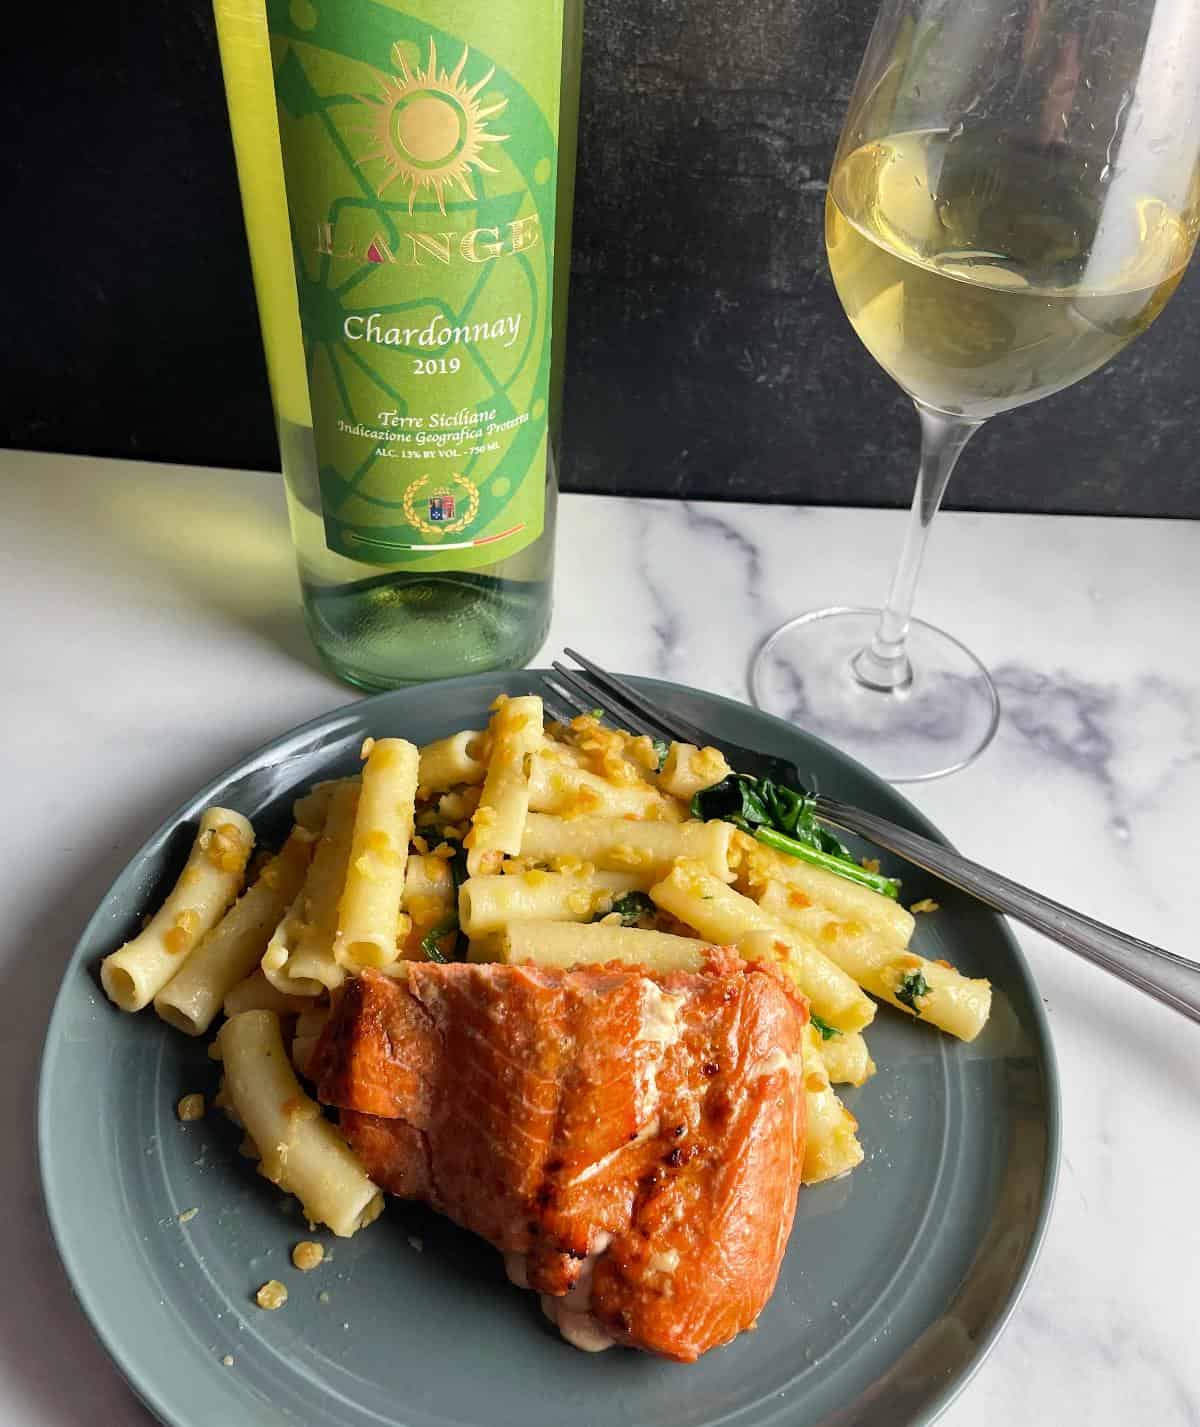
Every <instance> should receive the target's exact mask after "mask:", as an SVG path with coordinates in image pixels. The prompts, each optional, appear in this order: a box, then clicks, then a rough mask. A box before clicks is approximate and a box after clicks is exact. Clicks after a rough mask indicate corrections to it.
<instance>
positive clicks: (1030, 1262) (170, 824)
mask: <svg viewBox="0 0 1200 1427" xmlns="http://www.w3.org/2000/svg"><path fill="white" fill-rule="evenodd" d="M552 672H553V671H552V670H550V669H547V668H542V667H540V666H539V667H530V668H523V669H513V670H492V671H489V672H486V673H481V674H469V675H464V676H462V677H459V678H455V679H442V680H435V681H427V682H425V683H421V684H406V685H402V686H401V687H399V688H396V689H385V690H381V691H380V692H378V693H374V694H368V695H365V696H364V697H361V698H352V699H349V700H348V701H347V702H345V703H342V704H338V705H336V706H335V707H334V708H332V709H327V710H325V711H324V712H323V713H319V714H315V715H314V716H313V717H312V718H309V719H306V720H305V721H304V722H303V723H299V724H296V725H295V726H294V727H292V728H289V729H286V730H284V732H283V733H280V734H278V735H276V736H275V737H274V738H272V739H268V740H267V741H266V742H265V743H262V744H259V745H258V746H257V747H255V748H253V749H251V750H250V751H249V752H248V753H246V754H244V755H243V756H242V757H241V758H239V759H237V760H235V761H234V762H232V763H230V764H228V765H226V766H225V767H224V768H223V769H221V770H220V771H219V772H217V773H216V774H215V775H214V776H213V777H212V778H210V779H209V780H208V781H207V782H206V783H204V784H203V785H202V786H201V787H199V788H197V789H196V790H195V791H194V792H193V793H192V794H191V795H190V796H189V797H187V798H186V799H184V800H183V801H182V802H180V803H179V804H178V805H176V806H175V807H174V808H172V809H171V811H170V812H169V813H168V814H167V815H166V816H165V817H163V818H162V819H161V820H160V821H159V822H158V823H157V824H156V825H155V827H154V828H153V829H152V830H151V831H150V832H149V833H148V834H147V835H146V836H145V837H144V838H143V839H142V841H141V843H140V844H139V845H138V847H137V848H136V850H135V851H134V852H133V853H132V855H131V856H130V857H128V858H127V859H126V861H125V862H124V864H123V865H122V867H121V868H120V870H119V871H118V872H117V874H116V876H115V877H114V878H113V880H112V881H111V882H110V883H109V885H108V887H107V888H106V890H105V891H104V893H103V894H102V895H101V897H100V898H99V900H98V902H97V904H96V906H95V908H94V909H93V911H92V912H91V914H90V915H89V917H88V918H87V921H86V922H85V923H84V925H83V927H82V929H81V931H80V933H79V935H78V937H77V938H76V940H75V944H74V946H73V947H72V948H71V952H70V955H69V956H68V957H67V959H66V961H65V962H64V964H63V971H62V976H61V979H60V981H59V986H58V990H57V991H56V992H55V996H54V1005H53V1008H52V1010H51V1013H50V1016H49V1019H48V1021H47V1024H46V1031H45V1034H44V1036H43V1038H42V1046H41V1052H40V1055H39V1064H38V1080H37V1107H36V1141H37V1162H38V1179H39V1183H40V1186H41V1201H42V1209H43V1212H44V1215H45V1219H46V1223H47V1225H48V1227H49V1229H50V1235H51V1239H52V1241H53V1243H54V1248H55V1252H56V1253H57V1255H58V1259H59V1263H60V1265H61V1267H62V1270H63V1272H64V1273H65V1275H66V1278H67V1282H68V1284H69V1285H70V1288H71V1291H72V1294H73V1295H74V1297H75V1300H76V1302H77V1304H78V1305H79V1307H80V1309H81V1310H82V1312H83V1316H84V1319H85V1320H86V1322H87V1324H88V1327H89V1328H90V1329H91V1331H92V1333H93V1335H94V1336H95V1337H96V1339H97V1340H98V1341H99V1343H100V1345H101V1346H102V1347H103V1349H104V1351H105V1353H106V1354H107V1356H108V1358H109V1360H110V1361H111V1363H112V1364H113V1366H114V1367H115V1368H116V1369H117V1371H118V1372H119V1373H120V1374H121V1377H122V1378H123V1380H124V1382H125V1383H126V1385H127V1386H128V1387H129V1389H130V1391H131V1392H132V1393H133V1394H134V1396H135V1397H136V1398H137V1399H138V1401H139V1402H141V1403H142V1404H143V1406H144V1407H145V1408H146V1409H147V1410H148V1411H149V1412H150V1413H151V1414H152V1415H153V1416H155V1417H156V1418H158V1420H159V1421H160V1422H162V1423H163V1424H164V1427H200V1419H199V1418H197V1417H195V1416H194V1415H192V1414H190V1413H189V1412H188V1410H187V1406H186V1404H181V1403H179V1402H170V1401H167V1400H165V1399H163V1398H162V1397H161V1395H160V1394H159V1393H157V1392H154V1391H152V1390H150V1389H148V1388H147V1387H146V1386H145V1384H144V1383H143V1382H142V1381H141V1380H140V1378H139V1376H138V1368H137V1364H136V1362H135V1361H134V1360H133V1354H132V1353H131V1352H127V1351H126V1350H125V1348H124V1346H123V1345H122V1344H121V1343H120V1342H119V1341H118V1339H117V1337H116V1335H115V1334H114V1333H113V1332H112V1331H110V1329H109V1327H108V1325H107V1322H106V1315H105V1305H104V1304H103V1303H102V1301H101V1294H100V1290H99V1289H98V1288H97V1287H96V1286H94V1285H91V1284H89V1283H88V1281H87V1280H86V1277H85V1275H84V1271H83V1270H82V1269H81V1268H80V1266H79V1265H78V1263H76V1262H75V1260H74V1248H73V1246H72V1245H71V1243H70V1241H69V1234H70V1232H71V1228H70V1225H69V1224H68V1223H67V1222H66V1220H65V1218H64V1215H63V1211H62V1210H61V1208H60V1207H58V1206H56V1201H55V1190H54V1188H53V1184H52V1177H51V1175H50V1172H49V1155H50V1149H49V1142H50V1138H51V1134H52V1132H53V1127H52V1125H51V1123H50V1120H51V1110H50V1086H51V1080H52V1077H53V1073H54V1069H55V1061H56V1054H57V1045H58V1043H59V1042H60V1041H61V1036H60V1035H59V1034H58V1030H59V1021H60V1019H61V1018H62V1017H63V1016H64V1015H65V1014H66V1010H65V1005H66V995H67V980H68V977H69V976H70V975H71V973H72V972H73V971H74V970H76V969H78V968H77V965H76V963H77V961H79V960H80V958H81V953H82V950H83V947H84V944H85V943H86V942H88V941H89V940H90V939H91V937H92V933H93V930H94V929H95V928H96V926H97V924H98V923H99V921H100V916H101V911H102V909H103V907H104V906H105V904H106V903H107V901H108V899H109V897H110V896H111V895H112V892H113V889H114V887H115V886H116V884H117V882H118V881H120V880H121V878H122V877H123V876H124V875H125V873H126V871H127V870H128V869H129V867H130V866H131V865H132V864H133V863H134V862H136V861H137V860H138V859H139V858H141V857H142V856H143V855H144V854H145V852H146V850H147V849H148V848H149V847H150V846H151V845H152V844H154V843H156V842H158V841H159V840H160V839H161V838H162V837H164V836H165V835H167V834H169V833H170V832H171V831H172V830H173V829H174V828H176V827H178V826H179V824H180V822H181V820H182V819H183V818H184V817H185V816H186V815H188V813H189V811H190V810H191V809H193V808H194V807H195V806H196V805H197V804H198V803H200V802H202V801H203V800H205V799H207V798H209V797H210V796H211V794H212V793H214V792H215V791H216V789H217V788H218V787H220V786H221V785H222V784H224V783H225V782H226V781H227V780H228V779H229V778H230V776H231V775H232V774H234V773H237V772H243V773H244V772H246V771H248V770H249V769H251V768H252V767H256V766H262V765H263V764H264V763H266V762H267V761H268V759H269V758H270V755H272V754H275V753H280V752H282V751H283V750H284V749H286V747H287V746H288V745H289V744H291V743H293V742H295V741H297V740H300V739H302V738H303V737H304V736H305V735H306V734H309V733H310V732H314V731H317V730H319V729H322V728H326V727H328V726H329V725H331V724H334V723H336V722H337V721H338V720H339V719H342V718H345V717H347V716H350V715H353V714H357V713H358V712H359V711H361V710H362V709H363V708H364V707H369V706H371V705H375V704H379V703H382V702H385V701H387V700H389V699H393V698H395V697H396V695H397V694H409V693H416V692H417V691H418V690H421V689H437V690H439V691H441V690H451V691H452V690H454V689H464V690H466V689H476V688H478V687H481V686H488V685H495V684H497V683H502V682H504V681H507V680H509V679H513V678H533V679H540V678H541V677H542V676H543V675H546V674H550V673H552ZM621 677H623V678H626V679H628V680H629V681H630V682H631V683H633V684H635V685H640V686H643V687H649V688H650V689H651V690H653V689H654V688H655V687H656V686H657V687H659V688H665V689H669V690H679V691H681V692H683V693H685V694H690V695H695V696H697V697H699V698H700V699H701V700H705V701H710V702H715V703H717V704H720V705H722V706H724V707H727V708H731V709H734V710H736V711H738V712H739V713H741V714H744V713H746V712H749V713H751V714H753V715H754V716H755V717H756V718H760V719H762V720H764V721H765V722H766V723H767V724H768V725H773V726H775V727H776V728H777V729H778V731H779V732H780V734H781V735H783V736H784V737H788V738H794V737H795V736H796V735H800V736H801V737H802V738H804V739H808V740H810V741H811V742H813V743H815V744H817V745H819V746H820V747H821V748H823V749H824V750H826V751H827V752H828V753H830V754H832V755H833V757H834V758H835V759H836V760H838V761H840V762H843V763H847V764H849V765H851V767H852V768H854V769H855V770H856V771H858V772H859V773H861V774H865V775H866V777H867V779H868V780H869V781H871V782H874V783H882V784H883V785H884V786H885V787H886V788H888V789H889V790H890V792H891V793H892V795H893V796H894V797H895V798H896V799H897V800H898V801H899V803H900V804H901V806H902V807H903V810H904V814H905V817H906V818H907V819H908V820H909V821H910V823H911V824H912V826H913V827H914V828H915V830H917V831H919V832H921V833H922V834H923V835H924V836H926V837H929V838H931V839H932V840H934V841H936V842H938V843H940V844H941V845H942V846H944V847H947V848H952V849H953V844H952V843H951V842H950V841H949V839H948V838H947V837H946V836H945V835H944V834H943V833H942V832H941V831H940V829H939V828H937V827H936V826H935V825H934V824H933V823H932V822H931V821H930V820H929V818H928V817H926V815H925V814H924V813H923V812H922V811H921V810H920V809H919V808H918V807H917V806H916V805H915V804H914V803H913V802H912V800H911V799H910V798H909V797H908V796H907V794H906V793H905V792H904V791H902V790H901V789H899V788H897V787H896V785H894V784H889V783H888V782H887V780H886V779H884V778H881V777H880V775H879V774H877V773H874V772H872V770H871V769H870V768H868V767H867V766H866V764H864V763H862V762H860V761H859V760H858V759H856V758H854V757H852V756H851V755H850V754H848V753H845V752H843V751H842V750H841V749H840V748H838V747H837V745H836V744H833V743H830V742H829V741H828V740H827V739H824V738H821V737H819V736H818V735H817V734H813V733H810V732H809V731H808V730H807V729H803V728H800V727H798V726H797V725H795V724H791V723H789V722H788V721H787V720H786V719H782V718H779V717H777V716H776V715H774V714H771V713H767V712H766V711H765V710H763V709H759V708H756V707H755V706H754V705H753V704H749V703H746V702H744V701H742V700H739V699H735V698H731V697H730V696H728V695H726V694H718V693H714V692H712V691H711V690H708V689H700V688H697V687H696V686H695V685H691V684H683V683H680V682H678V681H677V680H673V679H663V678H660V677H658V676H657V675H636V674H623V675H621ZM986 910H987V912H988V914H989V915H991V916H992V917H994V918H995V920H996V922H997V924H998V928H999V931H1000V934H1001V936H1002V937H1003V939H1004V941H1005V942H1006V943H1007V945H1008V951H1009V954H1010V956H1011V958H1012V961H1013V964H1014V966H1015V968H1016V970H1017V972H1018V974H1019V976H1020V977H1021V979H1022V980H1023V981H1024V982H1025V983H1026V987H1027V990H1028V993H1029V1004H1030V1006H1031V1007H1032V1010H1033V1026H1034V1030H1035V1038H1036V1044H1037V1049H1038V1051H1039V1054H1040V1059H1041V1064H1042V1067H1043V1074H1042V1079H1043V1082H1044V1085H1045V1091H1046V1101H1045V1103H1046V1113H1045V1127H1046V1165H1045V1172H1044V1175H1043V1178H1042V1183H1041V1190H1040V1203H1039V1205H1038V1210H1037V1216H1036V1220H1035V1223H1034V1226H1033V1230H1032V1232H1031V1234H1030V1238H1029V1242H1028V1246H1027V1248H1026V1252H1025V1258H1024V1262H1023V1263H1022V1264H1021V1266H1020V1269H1019V1270H1018V1272H1017V1274H1016V1276H1015V1278H1014V1280H1013V1282H1012V1285H1011V1287H1010V1288H1009V1291H1008V1295H1007V1298H1006V1300H1005V1301H1004V1302H1003V1303H1002V1304H1001V1305H1000V1306H999V1308H998V1310H997V1312H996V1316H995V1318H994V1319H993V1321H992V1323H991V1325H990V1326H989V1328H988V1330H987V1331H986V1332H985V1333H984V1334H983V1335H982V1336H981V1337H980V1338H979V1340H978V1342H977V1343H976V1347H975V1352H974V1353H973V1354H972V1356H971V1358H970V1359H969V1360H968V1361H967V1362H966V1363H964V1364H962V1365H960V1366H959V1367H958V1368H957V1369H956V1370H955V1372H954V1374H953V1375H952V1376H951V1377H950V1378H949V1379H948V1380H947V1381H946V1382H945V1383H944V1384H943V1385H942V1386H941V1387H940V1388H939V1389H937V1391H936V1392H934V1393H933V1394H931V1396H930V1397H929V1398H928V1399H927V1400H926V1402H925V1403H924V1404H923V1405H918V1406H917V1407H916V1409H915V1413H914V1415H912V1416H910V1417H909V1418H908V1420H907V1421H906V1422H903V1423H900V1424H898V1427H932V1424H933V1423H935V1422H936V1421H937V1420H938V1419H939V1418H940V1417H941V1416H942V1415H943V1414H944V1413H945V1412H946V1410H947V1409H948V1408H949V1407H950V1406H951V1404H952V1403H953V1402H954V1401H955V1400H956V1399H957V1398H958V1397H959V1395H960V1394H961V1393H962V1392H963V1391H964V1389H965V1388H966V1387H967V1385H968V1384H969V1383H970V1382H971V1381H972V1379H973V1378H974V1376H975V1374H976V1373H977V1372H978V1371H979V1369H980V1368H981V1367H982V1365H983V1363H984V1362H985V1361H986V1359H987V1358H988V1357H989V1355H990V1354H991V1352H992V1349H993V1348H994V1347H995V1345H996V1343H997V1341H998V1340H999V1338H1000V1336H1001V1334H1002V1333H1003V1332H1004V1330H1005V1328H1007V1326H1008V1323H1009V1321H1010V1319H1011V1318H1012V1315H1013V1313H1014V1311H1015V1310H1016V1307H1017V1304H1018V1303H1019V1302H1020V1300H1021V1298H1022V1296H1023V1295H1024V1293H1025V1290H1026V1289H1027V1287H1028V1285H1029V1282H1030V1279H1031V1277H1032V1275H1033V1272H1034V1269H1035V1268H1036V1267H1037V1264H1038V1261H1039V1259H1040V1257H1041V1253H1042V1249H1043V1247H1044V1245H1045V1241H1046V1236H1047V1233H1048V1230H1049V1227H1050V1222H1051V1219H1052V1217H1053V1212H1054V1207H1055V1202H1056V1199H1057V1190H1058V1183H1059V1174H1060V1168H1061V1158H1062V1084H1061V1077H1060V1074H1059V1069H1058V1056H1057V1052H1056V1050H1055V1046H1054V1039H1053V1034H1052V1032H1051V1028H1050V1021H1049V1017H1048V1016H1047V1015H1046V1010H1045V1006H1044V1004H1043V1001H1042V997H1041V995H1040V993H1039V990H1038V983H1037V979H1036V977H1035V976H1034V973H1033V968H1032V967H1031V966H1030V964H1029V960H1028V958H1027V957H1026V955H1025V952H1024V949H1023V948H1022V946H1021V944H1020V942H1019V941H1018V939H1017V937H1016V935H1015V934H1014V932H1013V930H1012V927H1011V925H1010V923H1009V919H1008V918H1007V917H1006V916H1003V915H1002V914H1000V913H998V912H995V911H992V909H990V908H987V909H986Z"/></svg>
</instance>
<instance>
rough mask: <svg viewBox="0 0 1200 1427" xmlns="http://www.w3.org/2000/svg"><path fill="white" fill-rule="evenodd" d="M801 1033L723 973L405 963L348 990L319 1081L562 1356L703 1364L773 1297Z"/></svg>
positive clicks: (386, 1164) (318, 1061)
mask: <svg viewBox="0 0 1200 1427" xmlns="http://www.w3.org/2000/svg"><path fill="white" fill-rule="evenodd" d="M807 1019H808V1011H807V1007H806V1005H805V1003H804V1002H803V1000H802V998H799V997H798V996H797V995H796V994H795V993H794V992H793V991H792V990H791V989H790V988H789V987H788V986H787V985H786V984H785V983H784V982H783V981H782V980H781V979H780V978H779V977H778V976H777V975H775V974H773V973H772V972H771V971H770V970H769V969H767V968H762V967H757V966H752V965H747V964H746V963H744V962H743V961H741V960H740V958H738V957H737V956H736V954H735V953H731V952H717V953H714V955H713V957H712V958H711V961H710V964H709V965H708V966H707V967H706V969H705V970H704V971H703V972H699V973H683V972H680V973H673V974H670V975H666V976H660V977H650V976H648V975H643V974H641V973H640V971H639V970H637V969H636V968H629V967H620V968H617V967H605V968H589V969H586V970H578V971H551V970H539V969H536V968H533V967H528V966H502V965H466V964H454V965H444V966H443V965H435V964H432V963H430V964H423V963H414V964H412V965H411V966H410V968H409V972H408V977H407V981H406V982H405V981H400V980H392V979H390V978H388V977H385V976H382V975H380V974H379V973H378V972H372V971H364V972H363V973H362V975H360V976H358V977H356V978H354V979H353V980H351V981H350V982H348V983H347V984H346V986H345V988H344V989H343V991H342V992H341V994H340V996H339V997H338V999H337V1002H336V1005H335V1008H334V1011H333V1014H332V1016H331V1018H330V1021H329V1023H328V1025H327V1027H326V1029H325V1032H324V1034H323V1036H322V1038H321V1041H320V1043H319V1045H318V1048H317V1051H316V1054H315V1059H314V1061H313V1074H314V1078H315V1079H316V1080H317V1082H318V1094H319V1098H320V1099H321V1100H322V1101H323V1102H324V1103H326V1104H328V1105H333V1106H337V1107H338V1108H339V1109H340V1111H341V1124H342V1128H343V1131H344V1133H345V1134H346V1137H347V1138H348V1140H349V1141H350V1143H351V1145H352V1146H353V1147H354V1149H355V1151H356V1153H357V1154H358V1155H359V1157H360V1158H361V1160H362V1162H363V1165H364V1167H365V1168H366V1170H367V1172H368V1173H369V1174H370V1176H371V1177H372V1179H374V1180H375V1182H376V1183H377V1184H378V1185H379V1186H380V1187H381V1188H383V1189H384V1190H386V1191H388V1192H389V1193H392V1194H397V1195H400V1196H402V1197H403V1198H408V1199H420V1200H424V1201H425V1202H427V1203H428V1204H430V1205H432V1206H433V1208H435V1209H437V1210H438V1211H439V1212H441V1213H443V1214H445V1215H447V1216H448V1217H449V1218H451V1219H453V1220H454V1221H455V1222H456V1223H458V1224H461V1225H462V1226H463V1227H464V1228H467V1229H470V1230H472V1231H473V1232H474V1233H476V1234H479V1235H481V1236H482V1237H483V1238H485V1239H487V1240H488V1241H489V1242H490V1243H491V1244H494V1245H495V1247H496V1248H498V1249H499V1250H500V1251H501V1253H503V1254H504V1255H505V1259H506V1264H507V1266H508V1269H509V1275H510V1277H512V1278H513V1279H514V1281H515V1282H518V1283H520V1284H521V1285H522V1286H528V1287H530V1288H533V1289H534V1290H536V1291H537V1292H538V1293H540V1294H542V1295H543V1299H542V1303H543V1307H544V1308H545V1309H546V1312H547V1316H549V1317H551V1318H552V1319H553V1320H554V1321H555V1322H556V1323H557V1324H558V1326H559V1327H560V1329H561V1330H562V1331H563V1334H564V1336H565V1337H567V1338H568V1340H570V1341H572V1342H575V1343H576V1344H577V1345H578V1346H582V1347H589V1348H596V1347H600V1346H608V1345H609V1344H610V1343H613V1342H616V1343H623V1344H626V1345H628V1346H632V1347H638V1348H643V1349H646V1350H648V1351H650V1352H654V1353H659V1354H662V1355H663V1356H665V1357H668V1358H674V1359H677V1360H679V1361H682V1362H690V1361H693V1360H694V1359H695V1358H697V1357H698V1356H699V1355H700V1354H701V1353H703V1352H706V1351H707V1350H708V1349H709V1348H712V1347H716V1346H717V1345H718V1344H721V1343H726V1342H728V1341H729V1340H730V1339H731V1338H733V1337H735V1336H736V1334H738V1333H739V1332H741V1331H742V1330H743V1329H745V1328H749V1327H751V1326H752V1325H753V1324H754V1322H755V1320H756V1319H757V1317H758V1315H759V1313H760V1312H761V1310H762V1308H763V1305H764V1304H765V1303H766V1301H767V1299H768V1298H769V1297H770V1295H771V1293H772V1291H773V1289H774V1287H775V1280H776V1277H777V1275H778V1272H779V1265H780V1262H781V1260H782V1258H783V1252H784V1248H785V1246H786V1244H787V1239H788V1235H789V1233H790V1232H791V1226H792V1217H793V1214H794V1212H795V1207H796V1195H797V1191H798V1189H799V1186H800V1170H801V1165H802V1163H803V1159H804V1133H805V1123H804V1083H803V1082H804V1076H803V1067H802V1061H801V1044H802V1040H801V1038H802V1032H803V1029H804V1025H805V1023H806V1021H807Z"/></svg>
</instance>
